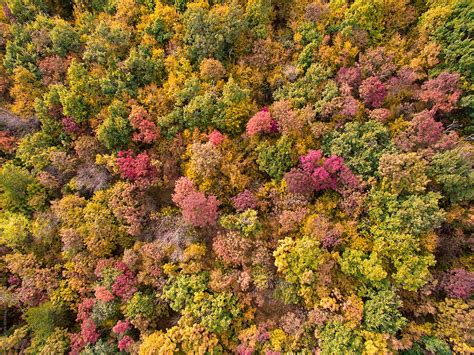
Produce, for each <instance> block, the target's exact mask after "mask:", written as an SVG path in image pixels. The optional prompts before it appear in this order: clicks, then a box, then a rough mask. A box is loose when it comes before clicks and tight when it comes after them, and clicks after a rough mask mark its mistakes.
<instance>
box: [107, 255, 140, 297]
mask: <svg viewBox="0 0 474 355" xmlns="http://www.w3.org/2000/svg"><path fill="white" fill-rule="evenodd" d="M115 267H116V268H117V269H119V270H120V271H122V273H121V274H120V275H119V276H117V277H116V278H115V281H114V283H113V284H112V291H113V292H114V294H116V295H117V296H118V297H120V298H121V299H123V300H128V299H130V298H131V297H132V296H133V294H134V293H135V292H137V287H136V286H137V280H136V279H135V276H134V275H133V272H132V271H131V270H130V269H129V268H128V267H127V266H126V265H125V264H124V263H123V262H121V261H119V262H117V263H116V266H115Z"/></svg>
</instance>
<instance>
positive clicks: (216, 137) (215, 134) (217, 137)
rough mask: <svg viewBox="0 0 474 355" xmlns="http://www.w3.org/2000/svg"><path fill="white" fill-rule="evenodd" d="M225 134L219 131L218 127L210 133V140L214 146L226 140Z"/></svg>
mask: <svg viewBox="0 0 474 355" xmlns="http://www.w3.org/2000/svg"><path fill="white" fill-rule="evenodd" d="M224 137H225V136H224V135H223V134H222V133H221V132H219V131H218V130H217V129H215V130H213V131H212V132H211V133H210V134H209V137H208V138H209V142H211V143H212V144H213V145H214V146H218V145H221V144H222V142H223V141H224Z"/></svg>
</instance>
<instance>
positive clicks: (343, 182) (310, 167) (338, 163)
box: [285, 150, 359, 195]
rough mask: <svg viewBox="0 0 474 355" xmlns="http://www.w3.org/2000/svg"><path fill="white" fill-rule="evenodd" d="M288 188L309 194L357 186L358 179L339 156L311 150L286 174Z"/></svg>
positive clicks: (294, 191) (295, 191)
mask: <svg viewBox="0 0 474 355" xmlns="http://www.w3.org/2000/svg"><path fill="white" fill-rule="evenodd" d="M285 181H286V183H287V186H288V190H289V191H290V192H293V193H300V194H303V195H309V194H311V193H313V192H314V191H321V190H326V189H332V190H336V191H339V190H340V189H341V187H349V188H356V187H358V185H359V182H358V179H357V178H356V176H355V175H354V174H353V173H352V171H351V170H350V169H349V168H348V167H347V166H346V165H345V164H344V159H343V158H341V157H338V156H330V157H329V158H324V157H323V154H322V152H321V151H320V150H310V151H309V152H308V154H306V155H304V156H302V157H300V164H299V166H298V167H297V168H293V169H292V170H291V171H290V172H289V173H287V174H286V175H285Z"/></svg>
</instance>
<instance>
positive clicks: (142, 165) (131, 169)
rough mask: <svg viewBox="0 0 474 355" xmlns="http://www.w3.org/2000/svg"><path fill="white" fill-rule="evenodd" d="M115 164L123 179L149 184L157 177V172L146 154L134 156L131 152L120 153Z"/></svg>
mask: <svg viewBox="0 0 474 355" xmlns="http://www.w3.org/2000/svg"><path fill="white" fill-rule="evenodd" d="M116 162H117V165H118V166H119V169H120V174H121V175H122V177H123V178H124V179H128V180H131V181H137V182H143V183H151V182H152V181H153V180H154V179H155V178H156V177H157V170H156V168H155V167H154V166H153V164H152V163H151V159H150V157H149V156H148V154H147V153H146V152H142V153H140V154H138V155H136V156H135V154H134V153H133V152H132V151H131V150H126V151H120V152H119V153H118V157H117V160H116Z"/></svg>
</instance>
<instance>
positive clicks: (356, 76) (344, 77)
mask: <svg viewBox="0 0 474 355" xmlns="http://www.w3.org/2000/svg"><path fill="white" fill-rule="evenodd" d="M360 80H361V73H360V69H359V68H357V67H352V68H347V67H342V68H341V69H339V71H338V72H337V76H336V81H337V83H338V84H339V85H343V84H347V85H349V86H350V87H351V88H355V87H357V86H359V84H360Z"/></svg>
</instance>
